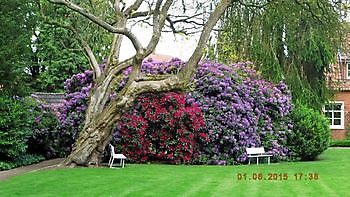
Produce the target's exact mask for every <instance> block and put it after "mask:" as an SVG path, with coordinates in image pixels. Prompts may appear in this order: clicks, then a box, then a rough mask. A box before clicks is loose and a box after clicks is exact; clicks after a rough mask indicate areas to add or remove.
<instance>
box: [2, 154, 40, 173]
mask: <svg viewBox="0 0 350 197" xmlns="http://www.w3.org/2000/svg"><path fill="white" fill-rule="evenodd" d="M44 159H45V158H44V157H43V156H42V155H31V154H24V155H19V156H18V157H16V158H15V159H14V161H11V162H8V161H0V170H9V169H12V168H15V167H20V166H26V165H30V164H33V163H38V162H40V161H43V160H44Z"/></svg>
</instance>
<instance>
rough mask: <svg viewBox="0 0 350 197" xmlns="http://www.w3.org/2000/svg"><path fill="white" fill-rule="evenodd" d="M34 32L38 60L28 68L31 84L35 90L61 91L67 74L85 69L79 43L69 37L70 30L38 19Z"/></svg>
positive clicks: (83, 55) (71, 33) (83, 56)
mask: <svg viewBox="0 0 350 197" xmlns="http://www.w3.org/2000/svg"><path fill="white" fill-rule="evenodd" d="M56 11H58V10H56ZM37 33H38V34H36V39H35V42H34V44H33V45H34V46H35V49H36V50H35V52H34V53H33V56H34V57H35V58H36V59H37V62H34V63H33V65H32V66H30V69H29V70H30V75H31V81H30V84H31V87H32V88H33V89H34V90H35V91H45V92H60V91H62V90H63V83H64V81H65V80H66V79H67V78H69V77H71V76H72V75H73V74H77V73H80V72H83V71H84V70H86V69H88V61H87V59H86V56H85V54H84V51H83V49H82V47H81V45H80V43H79V42H78V41H76V40H74V39H72V37H74V34H73V32H71V31H69V30H67V29H64V28H60V27H57V26H53V25H50V24H46V23H39V24H38V25H37Z"/></svg>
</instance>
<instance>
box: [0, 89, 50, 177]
mask: <svg viewBox="0 0 350 197" xmlns="http://www.w3.org/2000/svg"><path fill="white" fill-rule="evenodd" d="M39 119H40V121H39ZM56 126H57V118H55V117H54V114H53V113H51V112H50V111H44V110H43V109H42V108H41V107H39V105H38V103H37V102H35V101H34V100H33V99H30V98H26V99H22V98H17V97H9V96H0V161H1V162H0V170H7V169H11V168H14V167H18V166H23V165H29V164H32V163H36V162H39V161H41V160H43V159H44V157H43V156H42V155H44V154H43V150H46V149H43V146H42V144H41V143H40V142H42V143H44V144H47V143H50V142H49V141H47V140H46V139H45V138H41V139H40V137H41V136H42V135H45V134H46V133H49V132H50V131H51V130H52V129H53V128H55V127H56ZM39 139H40V140H39ZM52 141H53V140H52ZM30 147H37V149H36V150H37V151H35V149H33V148H31V151H30ZM38 147H39V148H38Z"/></svg>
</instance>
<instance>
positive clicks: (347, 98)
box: [332, 91, 350, 140]
mask: <svg viewBox="0 0 350 197" xmlns="http://www.w3.org/2000/svg"><path fill="white" fill-rule="evenodd" d="M334 101H343V102H344V119H345V120H344V127H345V129H332V139H336V140H337V139H344V138H345V137H346V132H347V131H346V128H347V127H350V125H349V124H350V91H341V92H339V93H337V94H336V96H335V98H334ZM349 129H350V128H349Z"/></svg>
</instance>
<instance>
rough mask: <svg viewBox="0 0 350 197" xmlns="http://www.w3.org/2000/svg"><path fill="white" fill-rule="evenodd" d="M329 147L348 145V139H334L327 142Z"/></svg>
mask: <svg viewBox="0 0 350 197" xmlns="http://www.w3.org/2000/svg"><path fill="white" fill-rule="evenodd" d="M329 146H330V147H350V139H346V140H334V141H331V143H330V144H329Z"/></svg>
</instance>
